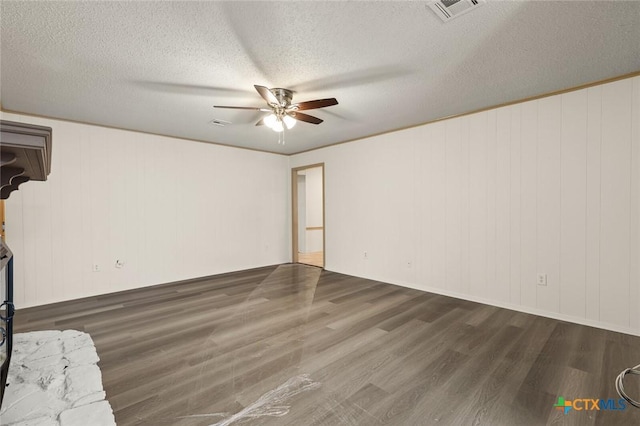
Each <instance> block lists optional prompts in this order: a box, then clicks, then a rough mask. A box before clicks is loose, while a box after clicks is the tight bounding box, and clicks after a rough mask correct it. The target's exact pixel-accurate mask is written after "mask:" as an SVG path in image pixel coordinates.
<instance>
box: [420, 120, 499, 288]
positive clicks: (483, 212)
mask: <svg viewBox="0 0 640 426" xmlns="http://www.w3.org/2000/svg"><path fill="white" fill-rule="evenodd" d="M427 127H429V126H427ZM469 134H470V135H473V138H472V139H471V140H470V141H469V276H470V281H469V292H470V294H472V295H475V296H479V297H480V296H483V295H485V294H487V289H488V285H489V284H488V283H487V266H488V255H487V250H486V247H487V223H488V220H487V213H488V206H487V200H488V198H487V187H488V185H487V175H488V173H487V168H488V167H489V160H488V154H487V113H480V114H474V115H471V116H469Z"/></svg>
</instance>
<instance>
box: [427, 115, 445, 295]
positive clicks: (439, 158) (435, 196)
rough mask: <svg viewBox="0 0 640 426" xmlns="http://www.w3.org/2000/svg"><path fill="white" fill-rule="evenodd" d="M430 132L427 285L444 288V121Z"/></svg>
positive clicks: (435, 125) (434, 126) (436, 124)
mask: <svg viewBox="0 0 640 426" xmlns="http://www.w3.org/2000/svg"><path fill="white" fill-rule="evenodd" d="M432 131H433V133H432V134H431V137H432V141H431V154H432V159H433V161H432V163H431V166H432V171H433V173H432V175H431V178H432V181H433V185H432V186H431V189H432V192H431V194H427V196H430V197H431V201H432V202H431V205H432V211H431V232H430V233H431V235H432V237H431V238H432V241H433V244H432V245H431V258H432V263H431V266H432V275H431V282H429V285H432V286H434V287H439V288H442V289H446V288H447V287H446V281H447V271H446V265H447V256H446V247H447V244H446V235H447V234H446V193H445V188H446V187H447V174H446V164H447V159H446V140H447V139H446V136H447V134H446V122H444V121H443V122H439V123H435V124H434V125H433V129H432Z"/></svg>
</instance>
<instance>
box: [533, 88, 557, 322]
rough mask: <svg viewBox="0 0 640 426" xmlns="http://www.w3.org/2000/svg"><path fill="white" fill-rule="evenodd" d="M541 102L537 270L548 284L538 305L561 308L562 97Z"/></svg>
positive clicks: (540, 294)
mask: <svg viewBox="0 0 640 426" xmlns="http://www.w3.org/2000/svg"><path fill="white" fill-rule="evenodd" d="M537 103H538V210H537V212H538V218H537V219H538V242H537V245H538V265H537V266H538V272H539V273H544V274H546V275H547V285H546V286H538V292H537V295H538V296H537V298H538V302H537V307H538V308H540V309H543V310H545V311H550V312H559V311H560V211H561V208H562V200H561V198H560V185H561V182H560V176H561V171H560V136H561V117H562V98H561V97H560V96H554V97H549V98H544V99H540V100H539V101H537Z"/></svg>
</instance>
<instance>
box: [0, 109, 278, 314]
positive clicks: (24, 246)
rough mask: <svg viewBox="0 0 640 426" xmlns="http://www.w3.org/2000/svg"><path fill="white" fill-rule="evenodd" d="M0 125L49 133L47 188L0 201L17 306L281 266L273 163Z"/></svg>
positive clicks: (100, 135) (63, 127)
mask: <svg viewBox="0 0 640 426" xmlns="http://www.w3.org/2000/svg"><path fill="white" fill-rule="evenodd" d="M1 117H2V119H6V120H13V121H20V122H28V123H33V124H41V125H45V126H51V127H52V128H53V153H52V171H51V175H50V176H49V180H48V181H46V182H29V183H27V184H24V185H22V186H21V187H20V190H19V191H16V192H14V193H12V194H11V197H10V198H9V199H8V200H7V213H6V214H7V242H8V244H9V246H10V247H11V249H12V250H13V252H14V254H15V265H16V269H15V288H16V291H15V295H16V305H17V307H18V308H21V307H26V306H33V305H39V304H44V303H49V302H55V301H61V300H68V299H74V298H79V297H83V296H89V295H95V294H101V293H108V292H113V291H118V290H124V289H129V288H135V287H141V286H147V285H153V284H158V283H166V282H172V281H176V280H183V279H188V278H195V277H202V276H207V275H212V274H217V273H222V272H228V271H233V270H241V269H247V268H254V267H258V266H263V265H271V264H278V263H283V262H286V261H289V260H290V254H289V249H288V247H289V243H290V242H289V241H288V238H287V234H286V232H284V230H285V229H287V227H289V222H288V221H287V218H288V209H289V204H287V185H288V170H287V166H288V158H287V157H285V156H279V155H274V154H266V153H260V152H253V151H247V150H241V149H236V148H227V147H222V146H216V145H210V144H205V143H195V142H189V141H184V140H178V139H174V138H169V137H160V136H153V135H146V134H141V133H135V132H127V131H122V130H114V129H108V128H103V127H97V126H88V125H81V124H75V123H69V122H64V121H56V120H46V119H40V118H35V117H27V116H20V115H14V114H7V113H2V114H1ZM116 259H123V260H124V262H125V266H124V268H122V269H116V268H115V267H114V264H115V260H116ZM94 263H98V264H99V265H100V266H101V268H102V270H101V272H92V271H91V267H92V264H94Z"/></svg>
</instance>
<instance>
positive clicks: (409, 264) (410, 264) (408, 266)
mask: <svg viewBox="0 0 640 426" xmlns="http://www.w3.org/2000/svg"><path fill="white" fill-rule="evenodd" d="M411 266H412V262H411V261H408V262H407V269H411Z"/></svg>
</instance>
